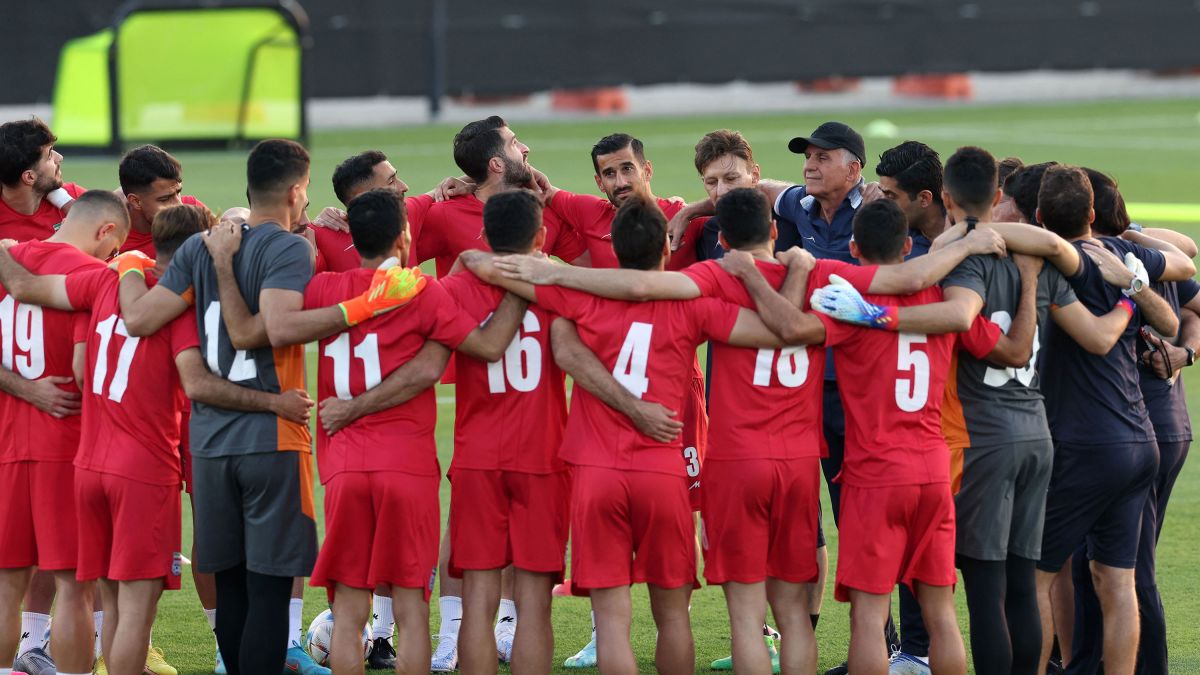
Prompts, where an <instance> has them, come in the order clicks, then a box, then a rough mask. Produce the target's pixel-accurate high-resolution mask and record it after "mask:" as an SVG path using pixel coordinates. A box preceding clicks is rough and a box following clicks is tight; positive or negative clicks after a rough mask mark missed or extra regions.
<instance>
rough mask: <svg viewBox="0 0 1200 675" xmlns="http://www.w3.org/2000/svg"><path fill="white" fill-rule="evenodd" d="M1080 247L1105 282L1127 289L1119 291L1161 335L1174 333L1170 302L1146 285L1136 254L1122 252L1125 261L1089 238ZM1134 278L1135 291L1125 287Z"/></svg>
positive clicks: (1143, 268) (1176, 322)
mask: <svg viewBox="0 0 1200 675" xmlns="http://www.w3.org/2000/svg"><path fill="white" fill-rule="evenodd" d="M1083 250H1084V253H1086V254H1087V256H1088V257H1089V258H1091V259H1092V262H1093V263H1095V264H1096V267H1097V268H1098V269H1099V270H1100V275H1101V276H1102V277H1103V278H1104V281H1105V282H1107V283H1108V284H1110V285H1113V286H1116V287H1117V288H1121V289H1127V290H1125V291H1123V292H1124V294H1125V297H1127V298H1129V299H1130V300H1131V301H1133V303H1134V304H1135V305H1137V307H1138V309H1139V310H1140V311H1141V313H1142V319H1143V320H1144V321H1145V322H1146V323H1148V324H1150V326H1151V327H1152V328H1154V330H1156V331H1158V332H1159V333H1160V334H1162V335H1163V336H1165V337H1173V336H1174V335H1175V332H1176V331H1178V330H1179V317H1178V316H1177V315H1176V314H1175V311H1174V310H1173V309H1172V308H1171V305H1170V304H1169V303H1168V302H1167V301H1166V300H1164V299H1163V298H1162V296H1160V295H1159V294H1158V293H1156V292H1154V289H1152V288H1150V286H1149V277H1148V276H1147V272H1146V266H1145V265H1144V264H1143V263H1142V259H1141V258H1140V257H1139V256H1138V255H1137V254H1135V253H1126V254H1125V260H1124V261H1122V260H1121V259H1120V258H1118V257H1117V256H1116V255H1115V254H1113V252H1112V251H1110V250H1108V248H1106V247H1105V246H1102V245H1100V244H1098V243H1096V242H1093V241H1088V242H1085V243H1084V244H1083ZM1190 262H1191V261H1189V263H1190ZM1136 280H1140V284H1141V287H1142V289H1141V290H1140V291H1138V292H1136V293H1130V292H1128V289H1132V288H1134V282H1135V281H1136ZM1131 309H1132V308H1131Z"/></svg>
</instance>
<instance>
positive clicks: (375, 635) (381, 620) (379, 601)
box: [371, 595, 396, 642]
mask: <svg viewBox="0 0 1200 675" xmlns="http://www.w3.org/2000/svg"><path fill="white" fill-rule="evenodd" d="M371 614H373V615H374V621H372V622H371V641H372V642H374V641H375V640H378V639H379V638H387V639H389V640H390V639H391V637H392V630H393V629H394V628H395V627H396V615H395V614H393V613H392V598H391V597H390V596H387V595H376V596H373V597H372V598H371Z"/></svg>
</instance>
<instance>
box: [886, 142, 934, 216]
mask: <svg viewBox="0 0 1200 675" xmlns="http://www.w3.org/2000/svg"><path fill="white" fill-rule="evenodd" d="M875 173H876V174H878V175H880V176H887V177H888V178H891V179H893V180H895V181H896V185H897V186H899V187H900V189H901V190H904V192H905V193H907V194H908V197H909V199H916V198H917V194H918V193H919V192H921V191H922V190H929V192H930V194H932V195H933V201H934V202H936V203H938V204H941V203H942V162H941V160H940V159H939V158H938V153H937V150H934V149H933V148H931V147H929V146H928V145H925V144H924V143H922V142H920V141H905V142H903V143H901V144H900V145H897V146H896V147H894V148H890V149H888V150H884V151H883V154H881V155H879V163H878V164H876V165H875Z"/></svg>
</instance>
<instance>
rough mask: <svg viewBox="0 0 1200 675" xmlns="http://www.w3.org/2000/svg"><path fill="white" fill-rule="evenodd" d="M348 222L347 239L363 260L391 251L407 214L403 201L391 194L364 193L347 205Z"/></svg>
mask: <svg viewBox="0 0 1200 675" xmlns="http://www.w3.org/2000/svg"><path fill="white" fill-rule="evenodd" d="M346 219H347V220H349V221H350V239H351V240H352V241H353V242H354V248H356V249H358V254H359V255H360V256H362V257H363V258H378V257H379V256H381V255H383V254H384V253H387V252H388V251H389V250H391V248H392V245H393V244H395V243H396V239H397V238H399V237H400V233H401V232H403V231H404V226H405V225H406V224H407V223H408V213H407V212H406V211H405V209H404V200H403V199H401V198H400V195H398V194H396V192H395V191H394V190H388V189H386V188H375V189H373V190H367V191H366V192H364V193H362V194H361V195H359V196H357V197H355V198H354V199H351V200H350V203H349V204H347V205H346Z"/></svg>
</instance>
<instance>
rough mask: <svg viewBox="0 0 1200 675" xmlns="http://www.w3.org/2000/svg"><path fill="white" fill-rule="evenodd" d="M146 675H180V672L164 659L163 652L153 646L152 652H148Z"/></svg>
mask: <svg viewBox="0 0 1200 675" xmlns="http://www.w3.org/2000/svg"><path fill="white" fill-rule="evenodd" d="M146 673H147V675H150V674H153V675H179V671H178V670H175V667H174V666H172V665H171V664H169V663H167V660H166V659H165V658H163V653H162V650H161V649H159V648H158V647H153V646H152V647H150V651H148V652H146Z"/></svg>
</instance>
